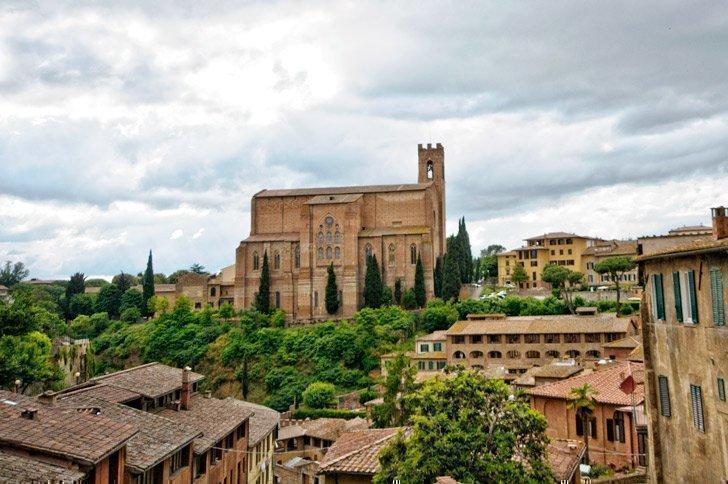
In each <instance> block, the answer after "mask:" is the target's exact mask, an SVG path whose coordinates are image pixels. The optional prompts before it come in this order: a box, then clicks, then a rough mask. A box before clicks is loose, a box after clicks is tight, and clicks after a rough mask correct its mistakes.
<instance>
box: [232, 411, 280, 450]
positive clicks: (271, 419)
mask: <svg viewBox="0 0 728 484" xmlns="http://www.w3.org/2000/svg"><path fill="white" fill-rule="evenodd" d="M238 403H239V404H242V405H243V406H245V407H247V408H248V409H249V410H251V411H252V412H253V415H252V416H251V417H250V424H249V425H250V436H249V437H248V447H254V446H255V445H256V444H257V443H258V442H260V441H261V440H263V438H264V437H265V436H266V435H268V434H269V433H271V432H272V431H273V430H274V429H275V428H276V427H278V424H279V423H280V421H281V414H280V413H278V412H276V411H275V410H273V409H272V408H268V407H264V406H263V405H258V404H257V403H251V402H244V401H242V400H238Z"/></svg>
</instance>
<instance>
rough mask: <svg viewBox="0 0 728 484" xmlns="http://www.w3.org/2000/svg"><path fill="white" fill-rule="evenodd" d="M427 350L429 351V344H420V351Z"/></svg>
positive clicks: (425, 351) (424, 351)
mask: <svg viewBox="0 0 728 484" xmlns="http://www.w3.org/2000/svg"><path fill="white" fill-rule="evenodd" d="M428 351H430V345H428V344H427V343H423V344H421V345H420V353H427V352H428Z"/></svg>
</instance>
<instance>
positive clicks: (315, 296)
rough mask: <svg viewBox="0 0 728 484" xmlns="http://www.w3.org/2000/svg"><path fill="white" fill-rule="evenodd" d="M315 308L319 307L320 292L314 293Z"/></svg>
mask: <svg viewBox="0 0 728 484" xmlns="http://www.w3.org/2000/svg"><path fill="white" fill-rule="evenodd" d="M313 307H315V308H317V307H318V291H314V292H313Z"/></svg>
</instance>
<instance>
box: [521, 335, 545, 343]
mask: <svg viewBox="0 0 728 484" xmlns="http://www.w3.org/2000/svg"><path fill="white" fill-rule="evenodd" d="M523 341H524V342H525V343H528V344H538V343H540V342H541V335H540V334H524V335H523Z"/></svg>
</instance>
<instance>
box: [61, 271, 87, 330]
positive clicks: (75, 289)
mask: <svg viewBox="0 0 728 484" xmlns="http://www.w3.org/2000/svg"><path fill="white" fill-rule="evenodd" d="M85 280H86V276H84V275H83V274H82V273H81V272H77V273H75V274H74V275H72V276H71V278H70V279H69V281H68V285H66V304H65V307H66V318H67V319H73V318H75V317H76V315H75V314H71V300H72V299H73V296H75V295H76V294H83V293H84V292H85V291H86V284H85Z"/></svg>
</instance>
